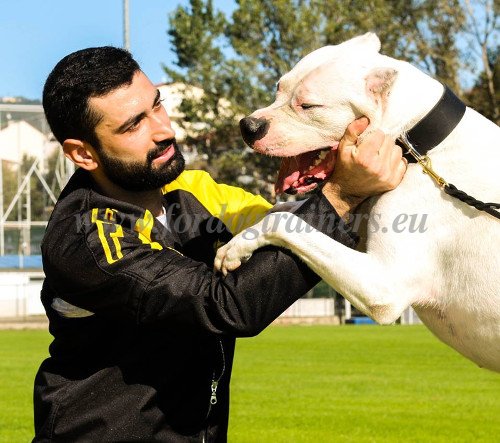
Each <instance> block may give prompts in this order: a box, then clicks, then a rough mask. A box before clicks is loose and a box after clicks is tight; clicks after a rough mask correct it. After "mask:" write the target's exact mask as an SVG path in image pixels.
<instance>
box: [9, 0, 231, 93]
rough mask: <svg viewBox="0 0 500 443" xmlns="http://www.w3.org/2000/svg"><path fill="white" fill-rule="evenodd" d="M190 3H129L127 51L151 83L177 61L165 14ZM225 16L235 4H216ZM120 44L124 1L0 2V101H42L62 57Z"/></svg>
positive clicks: (155, 0) (161, 0)
mask: <svg viewBox="0 0 500 443" xmlns="http://www.w3.org/2000/svg"><path fill="white" fill-rule="evenodd" d="M187 4H188V0H179V1H177V0H129V17H130V26H129V29H130V51H131V52H132V55H133V56H134V58H135V59H136V60H137V61H138V62H139V64H140V65H141V67H142V70H143V71H144V72H145V73H146V75H147V76H148V77H149V78H150V79H151V81H152V82H153V83H161V82H163V81H165V76H164V73H163V70H162V68H161V66H162V64H166V65H168V64H169V63H172V61H173V60H174V59H175V57H174V54H173V53H172V50H171V45H170V40H169V37H168V35H167V33H166V32H167V29H168V15H169V13H171V12H172V11H173V10H174V9H175V8H176V7H177V6H178V5H187ZM214 5H215V7H216V8H217V9H220V10H222V11H224V12H226V13H228V12H230V11H231V10H232V5H233V0H214ZM105 45H112V46H120V47H121V46H123V0H0V97H5V96H8V97H17V96H23V97H26V98H29V99H41V96H42V89H43V84H44V82H45V79H46V78H47V76H48V74H49V73H50V71H51V70H52V68H53V67H54V66H55V64H56V63H57V62H58V61H59V60H60V59H61V58H63V57H64V56H65V55H67V54H69V53H71V52H73V51H76V50H78V49H82V48H86V47H91V46H105Z"/></svg>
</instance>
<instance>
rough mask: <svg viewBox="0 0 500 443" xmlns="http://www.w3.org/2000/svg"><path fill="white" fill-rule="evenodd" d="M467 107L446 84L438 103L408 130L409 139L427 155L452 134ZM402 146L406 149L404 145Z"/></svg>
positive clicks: (420, 152)
mask: <svg viewBox="0 0 500 443" xmlns="http://www.w3.org/2000/svg"><path fill="white" fill-rule="evenodd" d="M465 108H466V106H465V104H464V103H463V102H462V101H461V100H460V99H459V98H458V97H457V96H456V95H455V94H454V93H453V92H452V90H451V89H449V88H448V86H445V87H444V92H443V95H442V96H441V98H440V99H439V101H438V102H437V103H436V105H435V106H434V107H433V108H432V109H431V110H430V111H429V112H428V113H427V115H426V116H425V117H424V118H423V119H422V120H420V121H419V122H418V123H417V124H416V125H415V126H414V127H413V128H411V129H410V130H409V131H408V132H407V134H406V138H407V140H408V141H409V142H410V143H411V144H412V146H413V147H414V148H415V149H416V150H417V151H418V153H419V154H420V155H425V154H426V153H427V151H429V150H430V149H432V148H434V147H435V146H437V145H439V143H441V142H442V141H443V140H444V139H445V138H446V137H448V135H450V133H451V131H453V129H455V127H456V126H457V125H458V123H459V122H460V120H461V119H462V117H463V115H464V113H465ZM401 146H402V147H403V149H404V145H402V144H401ZM404 156H405V157H406V159H407V160H408V161H409V162H410V163H415V162H416V160H415V159H414V158H413V157H412V156H411V155H410V154H408V153H405V154H404Z"/></svg>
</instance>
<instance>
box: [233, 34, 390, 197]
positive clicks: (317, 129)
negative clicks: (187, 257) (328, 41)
mask: <svg viewBox="0 0 500 443" xmlns="http://www.w3.org/2000/svg"><path fill="white" fill-rule="evenodd" d="M379 50H380V41H379V39H378V37H377V36H376V35H375V34H372V33H368V34H365V35H362V36H360V37H356V38H353V39H351V40H348V41H346V42H344V43H341V44H339V45H335V46H325V47H323V48H320V49H318V50H316V51H314V52H312V53H310V54H309V55H307V56H306V57H304V58H303V59H302V60H301V61H300V62H299V63H298V64H297V65H296V66H295V67H294V68H293V69H292V70H291V71H290V72H288V73H287V74H285V75H284V76H283V77H282V78H281V79H280V81H279V83H278V89H277V93H276V100H275V102H274V103H273V104H271V105H270V106H268V107H266V108H263V109H259V110H257V111H255V112H254V113H253V114H251V115H250V116H249V117H246V118H244V119H242V120H241V121H240V128H241V133H242V136H243V139H244V140H245V142H246V143H247V144H248V145H249V146H250V147H251V148H253V149H255V150H256V151H257V152H260V153H262V154H266V155H272V156H278V157H285V158H284V159H283V160H282V165H281V169H280V173H279V177H278V181H277V183H276V192H278V193H281V192H285V191H286V192H289V193H297V192H299V193H302V192H308V191H310V190H311V189H313V188H315V187H316V186H317V184H318V183H319V182H321V181H323V180H324V179H325V178H326V177H328V176H329V175H330V174H331V172H332V171H333V167H334V164H335V158H336V149H337V146H338V144H339V140H340V139H341V137H342V135H343V134H344V132H345V130H346V128H347V126H348V125H349V123H351V122H352V121H353V120H354V119H355V118H358V117H361V116H362V115H365V116H367V117H368V118H369V119H370V122H371V124H372V125H373V124H376V122H377V120H380V118H381V115H382V113H383V108H384V104H385V101H386V98H387V94H388V91H389V88H390V86H391V84H392V82H393V80H394V78H395V77H396V70H395V69H394V68H391V67H384V66H383V64H381V63H383V62H384V61H383V60H384V59H386V57H384V56H382V55H380V54H379Z"/></svg>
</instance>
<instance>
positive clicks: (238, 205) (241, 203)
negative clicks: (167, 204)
mask: <svg viewBox="0 0 500 443" xmlns="http://www.w3.org/2000/svg"><path fill="white" fill-rule="evenodd" d="M177 189H181V190H184V191H187V192H190V193H191V194H193V195H194V196H195V197H196V198H197V199H198V201H199V202H200V203H201V204H202V205H203V206H204V207H205V208H206V209H207V211H209V212H210V214H212V215H213V216H214V217H217V218H219V219H220V220H222V221H223V222H224V224H225V225H226V226H227V227H228V228H229V230H230V231H231V233H232V234H237V233H238V232H241V231H242V230H244V229H245V228H248V227H249V226H252V225H254V224H255V223H257V222H258V221H259V220H261V219H262V218H263V217H264V215H265V214H266V212H267V211H268V210H269V209H270V208H271V207H272V205H271V203H269V202H267V201H266V200H265V199H264V198H262V197H261V196H260V195H254V194H251V193H250V192H246V191H244V190H243V189H241V188H238V187H236V186H229V185H224V184H220V183H217V182H216V181H215V180H214V179H213V178H212V177H210V174H208V172H206V171H200V170H187V171H184V172H183V173H182V174H181V175H180V176H179V177H178V178H177V179H176V180H174V181H173V182H172V183H169V184H168V185H166V186H164V188H163V192H164V193H165V194H166V193H168V192H172V191H175V190H177Z"/></svg>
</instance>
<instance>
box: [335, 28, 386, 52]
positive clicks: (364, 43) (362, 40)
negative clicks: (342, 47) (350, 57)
mask: <svg viewBox="0 0 500 443" xmlns="http://www.w3.org/2000/svg"><path fill="white" fill-rule="evenodd" d="M344 43H345V44H346V45H349V46H351V45H357V46H358V48H360V49H361V50H363V51H366V50H368V51H370V52H380V46H381V44H380V39H379V38H378V37H377V34H374V33H373V32H367V33H366V34H363V35H360V36H358V37H354V38H351V39H350V40H347V41H346V42H344Z"/></svg>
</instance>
